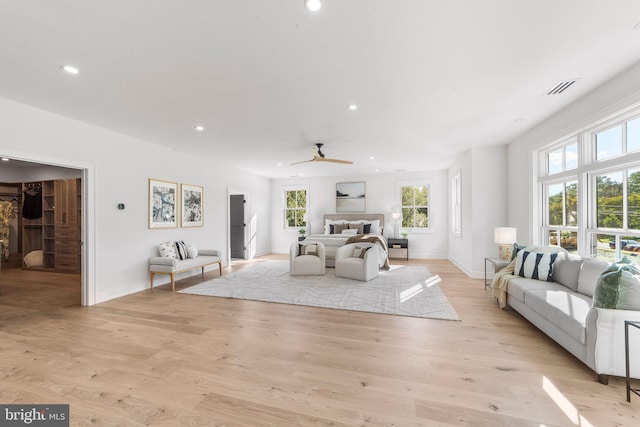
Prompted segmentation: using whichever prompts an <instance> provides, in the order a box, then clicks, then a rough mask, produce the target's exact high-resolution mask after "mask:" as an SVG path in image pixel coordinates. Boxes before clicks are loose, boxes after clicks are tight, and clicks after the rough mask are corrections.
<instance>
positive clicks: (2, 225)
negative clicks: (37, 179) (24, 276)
mask: <svg viewBox="0 0 640 427" xmlns="http://www.w3.org/2000/svg"><path fill="white" fill-rule="evenodd" d="M13 215H14V213H13V203H11V202H5V201H0V240H2V241H3V245H2V254H0V255H1V256H2V257H3V258H4V259H8V258H9V221H10V220H11V218H13Z"/></svg>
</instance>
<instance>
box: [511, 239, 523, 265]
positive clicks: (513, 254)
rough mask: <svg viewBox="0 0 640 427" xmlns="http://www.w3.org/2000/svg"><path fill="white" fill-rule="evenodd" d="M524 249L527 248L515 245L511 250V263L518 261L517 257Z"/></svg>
mask: <svg viewBox="0 0 640 427" xmlns="http://www.w3.org/2000/svg"><path fill="white" fill-rule="evenodd" d="M524 248H526V246H522V245H519V244H517V243H514V244H513V249H512V250H511V261H513V260H514V259H516V255H518V252H520V251H521V250H523V249H524Z"/></svg>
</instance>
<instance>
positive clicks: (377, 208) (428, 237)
mask: <svg viewBox="0 0 640 427" xmlns="http://www.w3.org/2000/svg"><path fill="white" fill-rule="evenodd" d="M311 167H312V165H311ZM362 181H364V182H365V183H366V196H367V198H366V211H367V212H366V213H382V214H384V215H385V230H384V234H385V236H388V237H389V236H393V226H392V225H391V224H392V223H391V212H390V208H391V206H392V205H394V204H398V203H399V197H400V196H399V194H398V192H397V188H396V187H397V183H398V182H399V181H423V182H429V183H431V221H432V224H431V225H432V228H433V231H432V232H430V233H424V234H422V233H417V232H415V233H410V234H409V247H410V249H409V256H410V257H411V258H446V257H447V252H448V249H447V247H448V241H447V230H448V220H447V218H448V198H447V191H448V190H447V171H446V170H439V171H428V172H406V173H397V174H381V175H378V174H375V175H362V176H348V175H345V176H338V177H330V178H326V177H325V178H308V179H304V178H296V179H280V180H273V181H272V184H271V237H272V244H271V250H272V252H274V253H288V252H289V246H290V245H291V243H292V242H295V241H296V240H297V236H298V234H297V232H295V231H285V230H284V227H283V226H284V224H283V213H282V209H283V206H282V192H283V191H284V190H283V187H284V186H287V185H308V186H309V200H310V202H309V203H310V206H309V212H310V214H311V228H312V233H322V232H323V224H322V220H323V215H324V214H328V213H335V212H336V183H338V182H362Z"/></svg>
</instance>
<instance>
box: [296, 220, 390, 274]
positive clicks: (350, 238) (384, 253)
mask: <svg viewBox="0 0 640 427" xmlns="http://www.w3.org/2000/svg"><path fill="white" fill-rule="evenodd" d="M322 223H323V227H324V233H322V234H311V235H310V236H308V237H307V238H306V239H305V241H314V242H319V243H322V244H323V245H324V248H325V264H326V266H327V267H335V254H336V250H337V249H338V248H339V247H340V246H343V245H345V244H347V243H357V242H371V243H375V244H376V245H377V246H378V249H379V250H378V254H379V260H378V261H379V262H378V265H379V266H380V267H381V268H385V267H388V265H389V251H388V250H387V243H386V240H385V239H384V237H383V236H382V232H383V231H384V215H383V214H326V215H325V216H324V220H323V222H322ZM367 225H368V226H367ZM345 230H347V231H345Z"/></svg>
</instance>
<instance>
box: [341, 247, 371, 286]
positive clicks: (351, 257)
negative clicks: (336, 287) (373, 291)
mask: <svg viewBox="0 0 640 427" xmlns="http://www.w3.org/2000/svg"><path fill="white" fill-rule="evenodd" d="M365 248H366V251H364V252H361V250H363V249H365ZM378 250H379V249H378V246H377V245H376V244H375V243H350V244H348V245H344V246H341V247H339V248H338V250H337V251H336V276H338V277H346V278H348V279H355V280H361V281H363V282H368V281H369V280H371V279H374V278H376V277H378V272H379V271H380V267H379V266H378Z"/></svg>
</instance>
